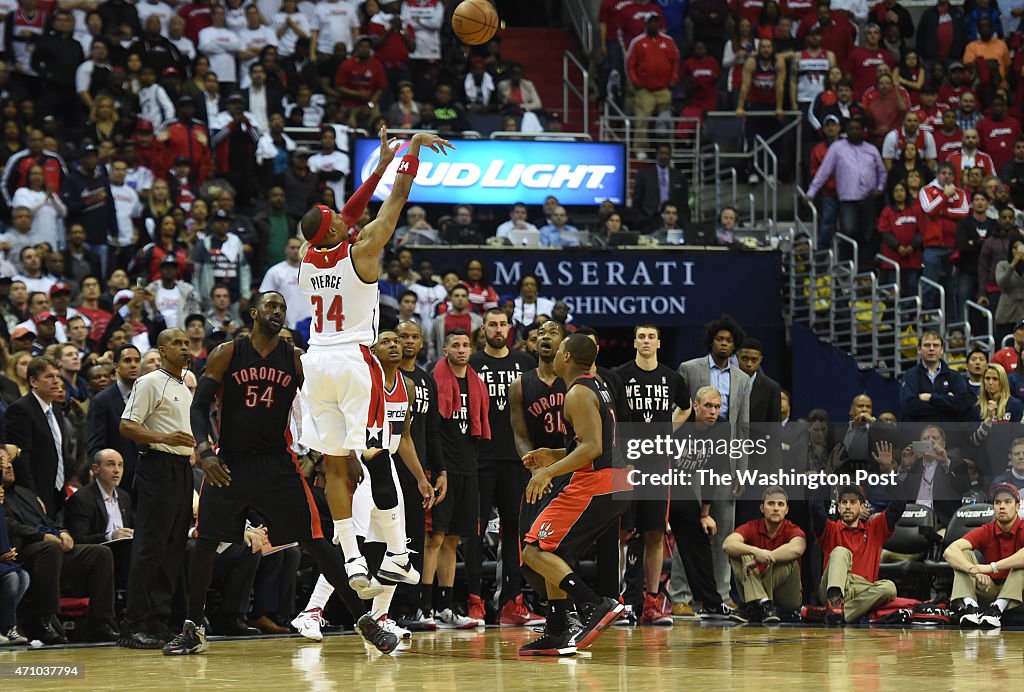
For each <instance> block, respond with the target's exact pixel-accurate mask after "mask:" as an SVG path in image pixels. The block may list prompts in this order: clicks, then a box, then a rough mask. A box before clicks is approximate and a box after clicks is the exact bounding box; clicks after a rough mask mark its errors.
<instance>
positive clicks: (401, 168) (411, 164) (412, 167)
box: [398, 154, 420, 178]
mask: <svg viewBox="0 0 1024 692" xmlns="http://www.w3.org/2000/svg"><path fill="white" fill-rule="evenodd" d="M419 169H420V160H419V159H418V158H416V157H415V156H409V155H408V154H406V155H405V156H403V157H402V162H401V163H399V164H398V172H399V173H404V174H405V175H410V176H412V177H413V178H415V177H416V172H417V171H418V170H419Z"/></svg>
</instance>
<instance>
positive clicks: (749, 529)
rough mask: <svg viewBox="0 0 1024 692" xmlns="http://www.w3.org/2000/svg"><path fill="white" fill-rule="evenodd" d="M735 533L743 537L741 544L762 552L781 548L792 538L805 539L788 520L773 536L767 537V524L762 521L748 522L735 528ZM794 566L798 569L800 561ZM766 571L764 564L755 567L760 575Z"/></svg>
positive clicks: (798, 529) (797, 527)
mask: <svg viewBox="0 0 1024 692" xmlns="http://www.w3.org/2000/svg"><path fill="white" fill-rule="evenodd" d="M736 533H738V534H739V535H741V536H743V542H744V543H746V544H747V545H752V546H754V547H755V548H761V549H763V550H775V549H776V548H781V547H782V546H784V545H786V544H787V543H789V542H790V541H791V540H793V539H794V538H804V539H806V538H807V536H806V535H804V532H803V530H802V529H801V528H800V527H799V526H797V525H796V524H794V523H793V522H791V521H790V520H789V519H783V520H782V525H781V526H779V530H778V531H776V532H775V535H774V536H769V535H768V523H767V522H766V521H765V520H764V519H754V520H753V521H748V522H747V523H746V524H743V525H742V526H738V527H736ZM796 564H797V568H798V569H799V566H800V560H797V561H796ZM766 569H768V565H766V564H765V565H758V566H757V571H759V572H760V573H761V574H764V571H765V570H766Z"/></svg>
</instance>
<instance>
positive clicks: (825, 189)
mask: <svg viewBox="0 0 1024 692" xmlns="http://www.w3.org/2000/svg"><path fill="white" fill-rule="evenodd" d="M827 153H828V142H818V143H817V144H815V145H814V148H813V149H811V179H813V178H814V176H815V175H816V174H817V173H818V169H819V168H821V164H822V162H824V161H825V154H827ZM820 194H821V195H823V196H825V197H835V196H836V194H837V193H836V177H835V176H834V175H830V176H829V177H828V180H826V181H825V184H824V185H822V186H821V191H820Z"/></svg>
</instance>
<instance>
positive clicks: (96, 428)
mask: <svg viewBox="0 0 1024 692" xmlns="http://www.w3.org/2000/svg"><path fill="white" fill-rule="evenodd" d="M141 364H142V354H141V353H139V349H137V348H136V347H135V346H132V345H131V344H128V345H126V346H122V347H121V348H119V349H118V350H117V352H116V353H114V375H115V378H114V384H112V385H110V386H109V387H107V388H106V389H104V390H103V391H102V392H100V393H99V394H97V395H96V396H95V397H93V400H92V403H90V404H89V417H88V419H87V421H86V430H88V434H89V437H88V439H87V441H86V447H87V451H88V454H89V458H90V459H95V458H96V455H97V454H98V453H99V452H100V451H101V450H104V449H114V450H116V451H117V453H118V454H120V455H121V459H122V460H123V461H124V475H123V476H122V478H121V485H123V486H124V487H125V488H126V489H127V490H128V492H129V493H131V492H132V488H133V487H134V485H135V466H136V464H138V463H139V446H138V445H137V444H136V443H135V442H133V441H132V440H129V439H128V438H126V437H122V436H121V431H120V427H121V414H122V413H124V404H125V402H126V401H128V394H129V393H130V392H131V391H132V385H134V384H135V380H136V379H138V377H139V371H140V368H141Z"/></svg>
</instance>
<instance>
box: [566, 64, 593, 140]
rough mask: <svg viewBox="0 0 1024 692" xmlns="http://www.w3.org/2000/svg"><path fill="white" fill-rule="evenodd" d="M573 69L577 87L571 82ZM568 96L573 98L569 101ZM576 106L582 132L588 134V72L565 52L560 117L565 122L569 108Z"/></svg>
mask: <svg viewBox="0 0 1024 692" xmlns="http://www.w3.org/2000/svg"><path fill="white" fill-rule="evenodd" d="M588 55H589V52H588ZM573 68H575V69H576V71H577V72H578V74H579V82H580V83H579V84H578V85H577V82H575V81H573V75H572V73H573ZM570 96H571V97H573V98H572V100H571V101H570ZM576 104H578V105H579V108H580V113H581V116H582V118H583V131H584V132H590V72H589V71H588V70H587V68H586V66H585V65H583V63H581V62H580V61H579V59H578V58H577V57H576V56H575V55H573V54H572V52H571V51H565V53H564V54H563V55H562V117H563V118H565V120H568V119H569V113H570V112H571V110H572V109H571V107H572V106H574V105H576Z"/></svg>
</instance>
